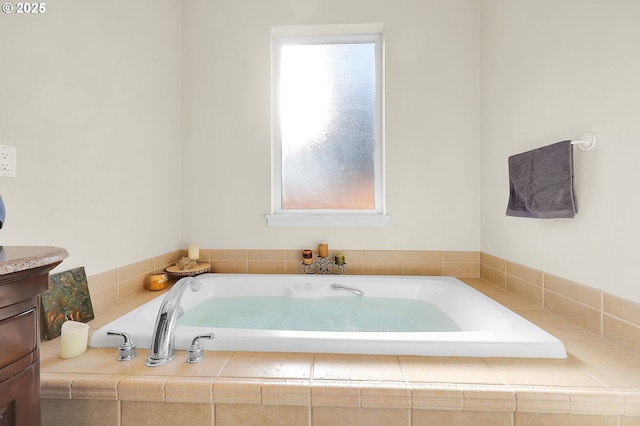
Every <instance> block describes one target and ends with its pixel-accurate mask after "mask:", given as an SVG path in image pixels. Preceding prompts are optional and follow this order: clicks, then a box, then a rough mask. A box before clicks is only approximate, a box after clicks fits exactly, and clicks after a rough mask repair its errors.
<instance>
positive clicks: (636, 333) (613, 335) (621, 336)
mask: <svg viewBox="0 0 640 426" xmlns="http://www.w3.org/2000/svg"><path fill="white" fill-rule="evenodd" d="M603 324H604V338H605V339H607V340H609V341H611V342H613V343H615V344H617V345H620V346H622V347H623V348H625V349H627V350H629V351H631V352H633V353H635V354H636V355H640V326H637V325H634V324H631V323H629V322H626V321H623V320H619V319H617V318H616V317H612V316H609V315H604V323H603Z"/></svg>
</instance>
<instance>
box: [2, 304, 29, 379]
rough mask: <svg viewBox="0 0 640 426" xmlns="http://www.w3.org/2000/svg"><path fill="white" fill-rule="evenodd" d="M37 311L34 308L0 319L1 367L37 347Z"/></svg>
mask: <svg viewBox="0 0 640 426" xmlns="http://www.w3.org/2000/svg"><path fill="white" fill-rule="evenodd" d="M37 312H38V311H37V310H36V309H35V308H32V309H30V310H28V311H26V312H23V313H20V314H18V315H14V316H11V317H9V318H6V319H3V320H2V321H0V346H1V347H2V351H0V368H2V367H5V366H6V365H8V364H10V363H12V362H13V361H15V360H17V359H18V358H22V357H23V356H25V355H27V354H29V353H30V352H32V351H34V350H35V349H36V348H37V343H38V342H37V340H36V339H37V336H36V330H37V329H38V328H37V324H38V323H37Z"/></svg>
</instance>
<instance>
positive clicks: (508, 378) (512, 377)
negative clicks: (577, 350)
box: [486, 353, 603, 388]
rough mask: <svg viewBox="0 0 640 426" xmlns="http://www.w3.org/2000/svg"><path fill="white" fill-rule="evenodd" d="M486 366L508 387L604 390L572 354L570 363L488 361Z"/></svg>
mask: <svg viewBox="0 0 640 426" xmlns="http://www.w3.org/2000/svg"><path fill="white" fill-rule="evenodd" d="M486 362H487V364H489V365H490V366H491V369H492V370H493V372H494V373H495V374H496V375H497V376H498V377H500V378H501V379H502V380H504V382H505V383H506V384H508V385H525V386H558V385H559V386H588V387H596V388H598V387H600V388H601V387H603V385H602V383H600V382H599V381H597V380H596V379H594V378H593V377H592V376H591V375H589V374H587V373H586V372H584V371H583V370H582V369H581V368H580V366H581V362H580V360H578V359H576V358H575V356H573V355H572V354H571V353H569V357H568V359H566V360H565V359H507V358H487V359H486Z"/></svg>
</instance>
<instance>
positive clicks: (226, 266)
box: [211, 260, 249, 274]
mask: <svg viewBox="0 0 640 426" xmlns="http://www.w3.org/2000/svg"><path fill="white" fill-rule="evenodd" d="M211 272H214V273H217V274H246V273H248V272H249V266H248V261H246V260H214V261H212V263H211Z"/></svg>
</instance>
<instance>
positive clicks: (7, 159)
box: [0, 145, 16, 177]
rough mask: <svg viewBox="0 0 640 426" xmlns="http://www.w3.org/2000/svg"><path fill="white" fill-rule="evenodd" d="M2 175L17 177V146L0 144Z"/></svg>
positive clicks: (0, 171)
mask: <svg viewBox="0 0 640 426" xmlns="http://www.w3.org/2000/svg"><path fill="white" fill-rule="evenodd" d="M0 176H3V177H16V147H15V146H7V145H0Z"/></svg>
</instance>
